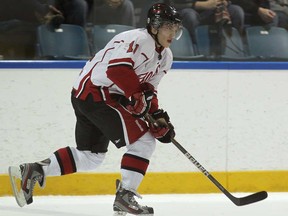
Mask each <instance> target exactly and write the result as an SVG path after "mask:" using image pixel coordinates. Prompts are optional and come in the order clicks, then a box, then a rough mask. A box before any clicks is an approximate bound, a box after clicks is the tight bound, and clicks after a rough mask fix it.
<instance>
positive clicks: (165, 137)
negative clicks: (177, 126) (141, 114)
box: [149, 109, 175, 143]
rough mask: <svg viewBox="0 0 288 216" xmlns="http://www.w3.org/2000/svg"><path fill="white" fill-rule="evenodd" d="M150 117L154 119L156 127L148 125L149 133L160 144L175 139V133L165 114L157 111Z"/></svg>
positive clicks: (160, 110) (159, 110)
mask: <svg viewBox="0 0 288 216" xmlns="http://www.w3.org/2000/svg"><path fill="white" fill-rule="evenodd" d="M151 116H152V117H153V118H154V119H155V121H156V124H157V126H156V125H155V124H152V123H149V128H150V132H151V133H152V134H153V136H154V137H155V138H156V139H157V140H159V141H160V142H162V143H170V142H171V138H174V137H175V131H174V126H173V125H172V124H171V122H170V118H169V116H168V114H167V112H164V111H163V110H162V109H158V110H157V111H155V112H154V113H153V114H152V115H151Z"/></svg>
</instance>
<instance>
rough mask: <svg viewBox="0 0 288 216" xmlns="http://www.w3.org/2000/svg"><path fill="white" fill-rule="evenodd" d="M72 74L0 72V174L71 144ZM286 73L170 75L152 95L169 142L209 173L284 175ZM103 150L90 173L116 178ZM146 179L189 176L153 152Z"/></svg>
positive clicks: (161, 150) (177, 158) (113, 152)
mask: <svg viewBox="0 0 288 216" xmlns="http://www.w3.org/2000/svg"><path fill="white" fill-rule="evenodd" d="M79 72H80V69H0V86H1V92H0V95H1V96H0V122H1V124H0V143H1V145H0V155H1V157H0V164H1V167H0V173H7V167H8V166H9V165H17V164H19V163H21V162H30V161H36V160H42V159H45V158H46V157H48V156H50V154H51V153H53V152H54V151H55V150H57V149H58V148H60V147H65V146H68V145H70V146H75V144H74V124H75V118H74V114H73V110H72V107H71V104H70V90H71V88H72V85H73V82H74V79H75V78H76V76H77V74H78V73H79ZM287 83H288V71H285V70H281V71H279V70H274V71H267V70H265V71H260V70H252V71H245V70H242V71H241V70H235V71H231V70H230V71H229V70H172V71H170V72H169V73H168V74H167V75H166V77H164V79H163V81H162V82H161V83H160V87H159V101H160V106H161V107H163V108H164V109H165V110H167V111H168V113H169V115H170V117H171V121H172V123H173V124H174V126H175V128H176V133H177V136H176V139H177V140H178V141H179V142H180V143H181V144H182V145H183V146H184V147H185V148H186V149H187V150H188V151H189V152H190V153H191V154H192V155H193V156H194V157H195V158H196V159H197V160H198V161H199V162H200V163H201V164H202V165H203V166H204V167H205V168H207V169H208V170H209V171H234V170H236V171H238V170H245V171H246V170H287V169H288V164H287V163H286V161H287V153H288V139H287V134H288V94H287V92H288V84H287ZM124 151H125V149H122V150H117V149H116V148H115V147H114V146H113V145H110V147H109V152H108V154H107V156H106V160H105V161H104V163H103V165H102V166H101V167H100V168H99V169H97V170H96V172H118V171H119V170H118V168H119V163H120V160H121V155H122V154H123V152H124ZM149 171H151V172H174V171H175V172H178V171H179V172H180V171H185V172H188V171H196V168H195V167H194V166H193V165H192V164H191V163H190V162H189V161H188V160H187V159H186V158H185V157H184V156H183V155H182V153H180V152H179V151H178V150H177V149H176V148H175V147H174V146H173V145H164V144H160V143H159V145H158V146H157V149H156V152H155V154H154V156H153V158H152V160H151V163H150V166H149Z"/></svg>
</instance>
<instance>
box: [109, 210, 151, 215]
mask: <svg viewBox="0 0 288 216" xmlns="http://www.w3.org/2000/svg"><path fill="white" fill-rule="evenodd" d="M127 214H128V215H130V214H129V213H127V212H123V211H114V214H113V216H125V215H127ZM140 215H145V216H153V215H154V214H140Z"/></svg>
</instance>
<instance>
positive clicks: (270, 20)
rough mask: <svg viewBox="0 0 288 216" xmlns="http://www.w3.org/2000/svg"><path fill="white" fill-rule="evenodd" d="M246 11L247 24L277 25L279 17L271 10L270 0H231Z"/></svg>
mask: <svg viewBox="0 0 288 216" xmlns="http://www.w3.org/2000/svg"><path fill="white" fill-rule="evenodd" d="M231 2H232V3H233V4H236V5H239V6H241V7H242V8H243V10H244V12H245V24H247V25H268V26H277V24H278V17H277V15H276V13H275V12H274V11H272V10H270V4H269V0H231Z"/></svg>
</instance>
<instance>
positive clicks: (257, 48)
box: [246, 26, 288, 61]
mask: <svg viewBox="0 0 288 216" xmlns="http://www.w3.org/2000/svg"><path fill="white" fill-rule="evenodd" d="M246 38H247V46H248V50H249V52H250V54H251V55H254V56H257V57H258V58H259V59H260V60H261V59H262V60H273V61H275V60H279V61H282V60H284V61H287V60H288V33H287V31H286V29H284V28H280V27H270V28H265V27H263V26H251V27H248V28H246Z"/></svg>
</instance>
